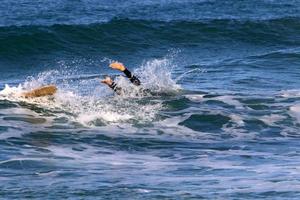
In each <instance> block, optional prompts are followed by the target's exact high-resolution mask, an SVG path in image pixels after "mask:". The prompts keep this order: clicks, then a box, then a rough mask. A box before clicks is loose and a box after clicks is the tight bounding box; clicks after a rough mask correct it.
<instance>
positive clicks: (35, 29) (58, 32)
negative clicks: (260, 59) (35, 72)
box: [0, 18, 300, 57]
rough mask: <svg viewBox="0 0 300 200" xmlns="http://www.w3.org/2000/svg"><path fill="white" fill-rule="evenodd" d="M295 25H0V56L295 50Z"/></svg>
mask: <svg viewBox="0 0 300 200" xmlns="http://www.w3.org/2000/svg"><path fill="white" fill-rule="evenodd" d="M299 21H300V18H280V19H272V20H235V19H226V20H222V19H221V20H202V21H195V20H194V21H170V22H163V21H153V20H150V21H149V20H130V19H113V20H111V21H109V22H106V23H101V24H91V25H52V26H40V25H39V26H21V27H16V26H13V27H1V28H0V36H1V40H0V46H1V49H0V53H1V56H4V57H6V56H8V57H10V56H28V55H35V54H47V53H51V52H57V51H62V52H72V53H76V54H80V53H81V52H82V51H84V52H87V53H90V54H92V53H95V52H97V51H99V50H101V52H102V53H103V52H107V53H112V52H120V51H139V50H143V49H149V48H151V47H154V48H158V47H161V46H165V47H166V48H172V47H180V46H183V47H185V46H192V45H196V46H199V45H202V44H207V43H208V44H210V43H212V42H214V43H221V44H225V45H226V44H228V43H232V42H235V43H248V44H252V45H253V44H257V45H259V44H263V45H271V46H276V45H295V46H296V45H299V43H300V38H299V35H300V29H299V27H300V22H299Z"/></svg>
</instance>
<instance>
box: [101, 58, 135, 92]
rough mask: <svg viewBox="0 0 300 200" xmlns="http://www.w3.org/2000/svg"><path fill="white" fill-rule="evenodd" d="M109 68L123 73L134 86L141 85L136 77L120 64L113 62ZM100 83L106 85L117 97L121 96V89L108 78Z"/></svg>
mask: <svg viewBox="0 0 300 200" xmlns="http://www.w3.org/2000/svg"><path fill="white" fill-rule="evenodd" d="M109 66H110V67H111V68H112V69H116V70H119V71H121V72H123V73H124V74H125V75H126V77H127V78H128V79H129V80H130V82H131V83H132V84H134V85H136V86H140V85H141V81H140V80H139V79H138V78H137V77H136V76H134V75H133V74H132V73H131V72H130V71H129V70H128V69H127V68H126V67H125V66H124V65H123V64H122V63H119V62H113V63H111V64H110V65H109ZM101 83H104V84H106V85H108V87H110V88H111V89H112V90H114V91H115V92H116V93H117V94H118V95H120V94H122V88H121V87H119V86H117V84H116V83H115V82H114V81H113V80H112V79H111V78H110V77H108V76H107V77H106V78H105V79H103V80H102V81H101Z"/></svg>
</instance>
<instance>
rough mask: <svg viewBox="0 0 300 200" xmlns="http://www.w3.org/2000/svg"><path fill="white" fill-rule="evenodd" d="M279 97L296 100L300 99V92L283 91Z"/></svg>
mask: <svg viewBox="0 0 300 200" xmlns="http://www.w3.org/2000/svg"><path fill="white" fill-rule="evenodd" d="M279 95H280V96H281V97H284V98H297V97H300V90H296V89H294V90H283V91H281V92H280V94H279Z"/></svg>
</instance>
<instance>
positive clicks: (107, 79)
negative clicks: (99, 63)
mask: <svg viewBox="0 0 300 200" xmlns="http://www.w3.org/2000/svg"><path fill="white" fill-rule="evenodd" d="M101 83H104V84H106V85H107V86H108V87H110V88H111V89H112V90H113V91H115V92H116V93H117V94H118V95H120V94H121V93H122V88H121V87H118V86H117V84H116V83H115V82H114V81H113V80H112V79H111V78H110V77H108V76H107V77H105V79H103V80H102V81H101Z"/></svg>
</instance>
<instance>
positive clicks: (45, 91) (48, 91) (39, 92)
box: [22, 85, 57, 98]
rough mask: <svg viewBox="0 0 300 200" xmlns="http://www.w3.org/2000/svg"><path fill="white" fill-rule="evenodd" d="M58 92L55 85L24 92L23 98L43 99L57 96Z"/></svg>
mask: <svg viewBox="0 0 300 200" xmlns="http://www.w3.org/2000/svg"><path fill="white" fill-rule="evenodd" d="M56 91H57V87H56V86H55V85H47V86H43V87H40V88H37V89H34V90H31V91H29V92H24V93H23V94H22V96H24V97H25V98H33V97H43V96H49V95H53V94H55V92H56Z"/></svg>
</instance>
